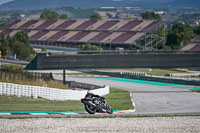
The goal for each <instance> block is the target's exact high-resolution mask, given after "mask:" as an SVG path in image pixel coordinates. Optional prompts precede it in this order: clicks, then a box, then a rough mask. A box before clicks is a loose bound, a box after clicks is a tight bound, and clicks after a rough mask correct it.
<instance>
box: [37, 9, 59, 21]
mask: <svg viewBox="0 0 200 133" xmlns="http://www.w3.org/2000/svg"><path fill="white" fill-rule="evenodd" d="M59 17H60V15H59V14H58V13H56V12H54V11H48V10H45V11H43V12H42V14H41V15H40V18H41V19H50V20H52V19H59Z"/></svg>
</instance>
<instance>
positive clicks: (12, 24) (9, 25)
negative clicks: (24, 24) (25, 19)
mask: <svg viewBox="0 0 200 133" xmlns="http://www.w3.org/2000/svg"><path fill="white" fill-rule="evenodd" d="M19 22H21V20H16V21H14V22H12V23H10V24H8V26H7V27H12V26H14V25H16V24H17V23H19Z"/></svg>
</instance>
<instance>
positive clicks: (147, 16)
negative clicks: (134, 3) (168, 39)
mask: <svg viewBox="0 0 200 133" xmlns="http://www.w3.org/2000/svg"><path fill="white" fill-rule="evenodd" d="M142 18H143V19H147V20H152V19H155V20H160V19H161V17H160V15H159V14H155V13H154V12H144V13H142Z"/></svg>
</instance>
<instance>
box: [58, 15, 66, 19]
mask: <svg viewBox="0 0 200 133" xmlns="http://www.w3.org/2000/svg"><path fill="white" fill-rule="evenodd" d="M60 19H68V15H67V14H61V15H60Z"/></svg>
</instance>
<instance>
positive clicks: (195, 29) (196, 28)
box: [194, 24, 200, 35]
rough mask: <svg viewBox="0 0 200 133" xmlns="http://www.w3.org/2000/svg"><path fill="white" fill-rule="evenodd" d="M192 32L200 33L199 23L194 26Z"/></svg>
mask: <svg viewBox="0 0 200 133" xmlns="http://www.w3.org/2000/svg"><path fill="white" fill-rule="evenodd" d="M194 32H195V33H196V34H197V35H200V24H199V25H197V26H195V27H194Z"/></svg>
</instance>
